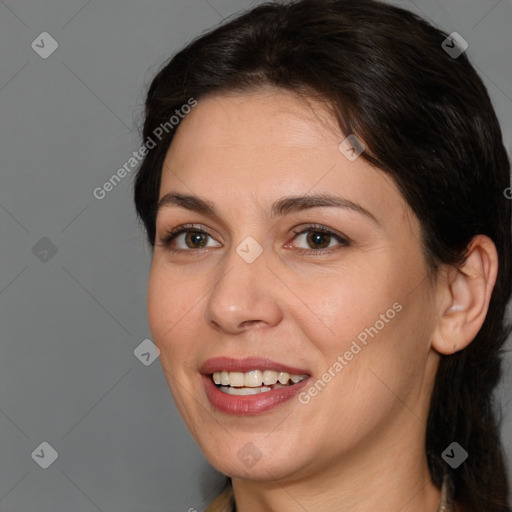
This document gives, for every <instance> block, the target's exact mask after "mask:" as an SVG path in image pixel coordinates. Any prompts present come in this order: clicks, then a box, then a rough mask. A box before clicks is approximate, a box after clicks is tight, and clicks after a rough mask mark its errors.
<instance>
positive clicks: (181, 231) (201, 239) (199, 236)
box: [159, 224, 220, 252]
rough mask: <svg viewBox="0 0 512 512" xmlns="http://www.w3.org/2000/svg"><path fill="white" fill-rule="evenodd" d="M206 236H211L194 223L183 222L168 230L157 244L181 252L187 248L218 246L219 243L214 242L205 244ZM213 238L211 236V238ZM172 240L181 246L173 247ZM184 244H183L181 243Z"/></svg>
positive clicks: (206, 241)
mask: <svg viewBox="0 0 512 512" xmlns="http://www.w3.org/2000/svg"><path fill="white" fill-rule="evenodd" d="M208 237H209V238H212V236H211V235H210V234H209V233H208V232H207V231H205V230H204V229H200V228H198V227H197V226H195V225H194V224H185V225H183V226H178V227H177V228H174V229H173V230H171V231H169V232H168V233H167V234H166V235H165V237H164V238H163V239H162V241H161V243H160V244H159V245H162V246H163V247H165V248H166V249H167V250H169V251H171V252H181V251H189V250H194V249H195V250H197V249H203V248H205V247H219V246H220V244H219V243H218V242H215V243H216V244H217V245H213V246H212V245H209V246H208V245H207V243H208ZM212 240H213V238H212ZM173 242H174V243H175V244H176V245H178V244H180V243H181V244H182V245H181V247H180V246H179V245H178V247H177V248H175V247H173ZM183 244H184V245H183Z"/></svg>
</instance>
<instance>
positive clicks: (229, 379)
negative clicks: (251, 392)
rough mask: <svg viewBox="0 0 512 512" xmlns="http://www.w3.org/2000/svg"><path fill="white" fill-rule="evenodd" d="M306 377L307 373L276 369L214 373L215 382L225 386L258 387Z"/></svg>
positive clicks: (285, 382) (295, 380)
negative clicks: (301, 373)
mask: <svg viewBox="0 0 512 512" xmlns="http://www.w3.org/2000/svg"><path fill="white" fill-rule="evenodd" d="M306 377H307V375H295V374H291V375H290V374H289V373H288V372H277V371H274V370H264V371H261V370H251V371H250V372H245V373H242V372H226V371H222V372H214V373H213V382H215V384H221V385H223V386H236V387H244V386H245V387H248V388H257V387H258V386H261V385H263V384H264V385H266V386H270V385H272V384H277V382H278V381H279V382H280V383H281V384H287V383H288V381H289V380H290V379H291V381H292V382H293V383H294V384H295V383H297V382H300V381H301V380H303V379H305V378H306Z"/></svg>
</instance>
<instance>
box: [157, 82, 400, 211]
mask: <svg viewBox="0 0 512 512" xmlns="http://www.w3.org/2000/svg"><path fill="white" fill-rule="evenodd" d="M344 138H345V135H343V134H342V133H341V132H340V129H339V127H338V126H337V124H336V121H335V120H334V118H333V117H332V116H331V115H330V114H329V112H328V111H327V110H326V109H325V107H324V106H322V105H321V104H319V103H318V102H315V101H313V100H311V101H309V100H308V101H307V102H306V101H304V100H303V99H301V98H299V97H298V96H297V95H295V94H293V93H291V92H288V91H284V90H281V89H276V88H271V87H268V88H263V89H261V90H255V91H251V92H247V93H243V94H242V93H240V94H223V95H211V96H208V97H205V98H204V99H201V100H200V101H198V105H197V106H196V107H195V108H194V109H193V110H192V112H191V113H190V114H188V115H187V116H186V117H185V119H184V120H183V121H182V122H181V124H180V126H179V128H178V130H177V132H176V134H175V136H174V139H173V142H172V144H171V146H170V148H169V151H168V153H167V156H166V159H165V162H164V166H163V171H162V182H161V189H160V197H162V196H163V195H165V194H166V193H168V192H169V191H178V192H181V193H187V194H188V193H191V192H192V193H194V194H196V195H199V196H202V197H209V198H211V199H212V200H213V201H214V202H220V203H221V207H222V204H224V205H225V206H226V208H228V207H230V206H233V205H235V204H236V205H237V208H238V207H240V206H242V205H243V204H244V201H245V204H246V203H248V202H251V201H252V204H253V205H254V204H256V203H258V205H260V206H261V207H263V205H264V204H265V201H267V198H268V203H270V202H273V201H274V200H276V199H278V198H279V197H281V196H284V195H294V194H295V195H304V194H307V193H339V194H340V195H342V196H343V197H347V198H349V199H351V200H354V201H358V202H360V203H361V204H363V206H365V207H367V209H369V210H370V211H373V212H374V213H375V216H376V217H377V216H389V215H390V213H391V212H392V211H394V212H395V213H396V214H397V215H399V216H401V215H403V214H404V211H406V210H407V204H406V203H405V201H404V200H403V198H402V197H401V194H400V193H399V191H398V189H397V187H396V185H395V183H394V181H393V180H392V179H391V178H390V177H389V176H388V175H386V174H384V173H383V171H381V170H379V169H376V168H374V167H373V166H372V165H370V164H369V163H368V162H367V161H365V160H364V159H363V158H357V159H356V160H354V161H350V160H349V159H347V158H346V156H345V155H344V154H343V153H342V152H340V150H339V145H340V143H341V142H342V141H343V140H344ZM241 199H243V200H244V201H241Z"/></svg>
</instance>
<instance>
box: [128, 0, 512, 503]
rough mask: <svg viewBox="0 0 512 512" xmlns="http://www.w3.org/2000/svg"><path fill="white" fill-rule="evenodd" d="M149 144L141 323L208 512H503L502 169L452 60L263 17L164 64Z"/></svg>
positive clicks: (417, 37)
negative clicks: (497, 403) (214, 478)
mask: <svg viewBox="0 0 512 512" xmlns="http://www.w3.org/2000/svg"><path fill="white" fill-rule="evenodd" d="M144 138H145V140H146V145H147V148H148V150H147V151H146V155H145V159H144V161H143V163H142V165H141V168H140V170H139V172H138V175H137V178H136V182H135V203H136V207H137V212H138V215H139V216H140V218H141V219H142V221H143V222H144V226H145V229H146V232H147V236H148V240H149V243H150V244H151V246H152V248H153V259H152V265H151V272H150V278H149V285H148V315H149V325H150V328H151V332H152V335H153V338H154V340H155V343H156V344H157V346H158V347H159V349H160V351H161V354H160V358H161V364H162V367H163V369H164V373H165V375H166V379H167V382H168V384H169V388H170V391H171V393H172V395H173V397H174V400H175V402H176V405H177V407H178V409H179V411H180V413H181V415H182V417H183V419H184V421H185V423H186V424H187V426H188V428H189V430H190V432H191V433H192V435H193V436H194V438H195V439H196V441H197V443H198V444H199V446H200V448H201V449H202V451H203V452H204V454H205V456H206V457H207V458H208V460H209V461H210V462H211V463H212V465H213V466H214V467H215V468H217V469H218V470H219V471H221V472H222V473H224V474H225V475H227V476H228V477H229V478H228V481H227V484H226V488H225V490H224V491H223V493H222V494H221V495H220V496H219V497H218V498H217V499H216V500H215V502H214V503H212V504H211V506H210V507H209V508H208V510H209V511H224V510H225V511H231V510H237V511H238V512H247V511H250V512H259V511H269V510H301V511H302V510H307V511H308V512H313V511H320V510H321V511H324V512H325V511H340V510H351V511H352V512H354V511H355V512H359V511H362V510H365V511H367V510H379V511H383V510H385V511H398V510H400V511H401V512H409V511H415V512H427V511H430V512H434V511H436V510H438V511H441V510H445V511H446V510H452V511H458V512H461V511H465V512H468V511H469V512H477V511H478V512H480V511H493V512H498V511H509V512H510V506H509V503H508V488H507V476H506V470H505V464H504V456H503V451H502V447H501V444H500V439H499V428H498V424H497V420H496V417H495V411H494V409H493V406H492V405H493V403H492V392H493V389H494V388H495V386H496V384H497V382H498V381H499V378H500V364H501V363H500V348H501V347H502V345H503V343H504V342H505V339H506V337H507V335H508V333H509V332H510V326H507V325H505V322H504V311H505V307H506V304H507V301H508V299H509V296H510V293H511V268H510V261H511V225H510V214H511V210H510V201H509V200H507V198H506V197H505V196H504V190H506V189H507V188H508V187H509V186H510V164H509V161H508V157H507V154H506V151H505V149H504V146H503V143H502V134H501V131H500V127H499V124H498V121H497V119H496V116H495V113H494V111H493V108H492V105H491V102H490V100H489V97H488V94H487V92H486V89H485V87H484V85H483V84H482V81H481V80H480V78H479V77H478V76H477V74H476V72H475V70H474V69H473V67H472V66H471V65H470V63H469V62H468V60H467V58H466V56H465V54H464V47H463V46H462V44H461V43H460V39H458V38H456V37H455V36H452V37H449V36H448V35H447V34H444V33H443V32H441V31H439V30H438V29H436V28H434V27H432V26H431V25H430V24H428V23H427V22H425V21H424V20H422V19H420V18H418V17H416V16H415V15H413V14H412V13H410V12H408V11H405V10H402V9H400V8H397V7H393V6H390V5H386V4H382V3H379V2H376V1H373V0H361V1H358V2H352V1H348V0H330V1H329V0H302V1H298V2H289V3H286V4H278V3H268V4H264V5H260V6H258V7H256V8H254V9H252V10H251V11H249V12H247V13H245V14H243V15H241V16H239V17H237V18H236V19H233V20H231V21H230V22H228V23H225V24H224V25H222V26H220V27H218V28H216V29H214V30H212V31H210V32H209V33H207V34H205V35H202V36H201V37H199V38H198V39H196V40H195V41H193V42H192V43H190V44H189V45H188V46H187V47H186V48H185V49H183V50H182V51H180V52H179V53H178V54H177V55H175V56H174V57H173V58H172V59H171V60H170V62H168V63H167V65H166V66H165V67H163V69H162V70H161V71H160V72H159V73H158V74H157V76H156V77H155V78H154V80H153V82H152V84H151V86H150V88H149V91H148V96H147V101H146V118H145V124H144ZM149 142H151V146H150V145H149ZM171 142H172V143H171Z"/></svg>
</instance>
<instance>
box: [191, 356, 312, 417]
mask: <svg viewBox="0 0 512 512" xmlns="http://www.w3.org/2000/svg"><path fill="white" fill-rule="evenodd" d="M252 370H260V371H265V370H274V371H276V372H285V373H288V374H294V375H306V376H307V377H306V378H304V379H303V380H301V381H300V382H297V383H292V384H289V385H287V386H282V385H279V384H278V385H274V386H271V388H272V389H270V390H268V388H267V389H266V390H265V392H262V393H257V394H248V395H239V394H229V393H226V392H223V391H221V390H220V388H219V387H218V386H217V385H215V383H214V382H213V379H212V375H213V373H215V372H241V373H245V372H250V371H252ZM200 372H201V374H202V375H201V378H202V380H203V384H204V388H205V392H206V395H207V397H208V399H209V401H210V403H211V404H212V405H213V406H214V407H215V408H216V409H218V410H219V411H221V412H224V413H227V414H235V415H255V414H260V413H264V412H267V411H269V410H271V409H274V408H275V407H278V406H279V405H281V404H283V403H285V402H287V401H288V400H290V399H291V398H293V397H294V396H296V395H297V394H298V393H299V392H300V390H301V389H303V388H304V386H305V385H306V384H307V383H308V382H309V380H310V379H311V374H310V372H309V371H308V370H306V369H304V368H297V367H293V366H289V365H285V364H282V363H278V362H276V361H272V360H269V359H264V358H259V357H248V358H245V359H233V358H228V357H217V358H213V359H208V360H207V361H206V362H205V363H204V364H203V366H202V367H201V369H200Z"/></svg>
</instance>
